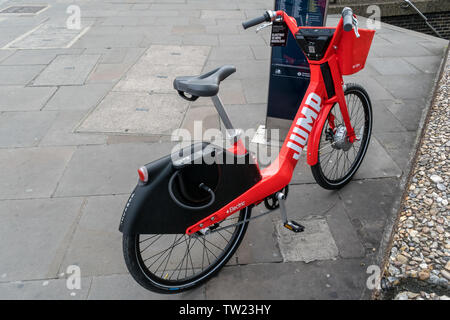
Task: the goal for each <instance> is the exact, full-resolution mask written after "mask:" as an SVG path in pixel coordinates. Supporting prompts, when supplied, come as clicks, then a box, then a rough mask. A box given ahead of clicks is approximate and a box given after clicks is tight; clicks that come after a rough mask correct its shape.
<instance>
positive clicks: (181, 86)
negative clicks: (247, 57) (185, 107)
mask: <svg viewBox="0 0 450 320" xmlns="http://www.w3.org/2000/svg"><path fill="white" fill-rule="evenodd" d="M234 72H236V67H235V66H232V65H224V66H221V67H219V68H217V69H214V70H212V71H209V72H207V73H205V74H201V75H199V76H183V77H176V78H175V80H174V81H173V87H174V88H175V90H177V91H178V93H179V94H180V95H181V96H182V97H183V98H186V99H188V100H195V99H197V98H198V97H212V96H215V95H216V94H217V93H218V92H219V84H220V82H221V81H222V80H224V79H226V78H227V77H228V76H229V75H231V74H233V73H234ZM184 93H189V94H190V95H192V98H188V97H186V96H185V95H184Z"/></svg>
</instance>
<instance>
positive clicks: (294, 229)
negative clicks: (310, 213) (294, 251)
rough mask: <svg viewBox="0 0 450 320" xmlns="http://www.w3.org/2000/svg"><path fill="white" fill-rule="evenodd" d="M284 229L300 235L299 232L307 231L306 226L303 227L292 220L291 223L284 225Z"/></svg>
mask: <svg viewBox="0 0 450 320" xmlns="http://www.w3.org/2000/svg"><path fill="white" fill-rule="evenodd" d="M284 227H285V228H286V229H289V230H291V231H292V232H295V233H299V232H303V231H305V227H304V226H302V225H301V224H300V223H297V222H295V221H293V220H290V221H288V222H286V223H285V224H284Z"/></svg>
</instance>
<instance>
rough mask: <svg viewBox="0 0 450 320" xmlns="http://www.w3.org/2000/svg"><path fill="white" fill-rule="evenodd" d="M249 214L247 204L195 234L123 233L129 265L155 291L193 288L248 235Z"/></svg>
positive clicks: (145, 284) (230, 254) (219, 266)
mask: <svg viewBox="0 0 450 320" xmlns="http://www.w3.org/2000/svg"><path fill="white" fill-rule="evenodd" d="M250 215H251V208H248V207H247V208H245V209H244V210H241V211H240V212H239V213H236V214H233V215H231V216H229V217H228V218H226V219H225V220H223V221H221V222H220V223H217V224H215V225H213V226H211V227H209V228H208V229H204V230H202V231H199V232H197V233H195V234H193V235H186V234H136V235H127V234H124V235H123V254H124V258H125V263H126V265H127V268H128V270H129V272H130V273H131V275H132V276H133V278H134V279H135V280H136V281H137V282H138V283H139V284H140V285H141V286H143V287H144V288H146V289H148V290H151V291H154V292H158V293H167V294H170V293H179V292H182V291H185V290H188V289H191V288H194V287H196V286H198V285H200V284H201V283H203V282H205V281H207V280H208V279H210V278H211V277H212V276H213V275H214V274H216V273H217V272H218V271H219V270H220V269H221V268H222V267H223V266H224V265H225V264H226V263H227V262H228V260H229V259H230V258H231V257H232V255H233V254H234V253H235V251H236V249H237V248H238V246H239V244H240V243H241V241H242V239H243V237H244V235H245V232H246V230H247V226H248V221H246V222H244V221H245V220H247V219H249V218H250ZM239 222H240V224H238V223H239ZM226 226H228V228H224V229H219V228H223V227H226ZM216 229H217V230H216ZM215 230H216V231H215Z"/></svg>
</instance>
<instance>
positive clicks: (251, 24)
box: [242, 12, 270, 29]
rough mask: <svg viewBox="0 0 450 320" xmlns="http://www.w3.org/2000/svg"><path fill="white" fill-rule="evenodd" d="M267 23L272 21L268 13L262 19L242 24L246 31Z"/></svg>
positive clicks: (254, 19) (258, 18)
mask: <svg viewBox="0 0 450 320" xmlns="http://www.w3.org/2000/svg"><path fill="white" fill-rule="evenodd" d="M265 21H270V15H269V14H268V13H267V12H266V13H264V14H263V15H262V16H261V17H257V18H253V19H251V20H248V21H245V22H242V26H243V27H244V29H247V28H250V27H253V26H256V25H258V24H260V23H263V22H265Z"/></svg>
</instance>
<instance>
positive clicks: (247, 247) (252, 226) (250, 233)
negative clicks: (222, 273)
mask: <svg viewBox="0 0 450 320" xmlns="http://www.w3.org/2000/svg"><path fill="white" fill-rule="evenodd" d="M264 211H266V209H265V207H264V205H261V206H258V207H256V208H254V209H253V211H252V216H253V217H255V216H257V215H258V214H261V213H263V212H264ZM275 216H279V214H278V213H277V212H274V213H271V214H269V215H266V216H264V217H261V218H258V219H255V220H253V221H251V222H250V223H249V225H248V229H247V232H246V234H245V236H244V239H243V240H242V243H241V244H240V245H239V248H238V249H237V251H236V253H235V255H234V257H232V258H231V259H230V261H229V262H228V265H235V264H239V265H245V264H253V263H277V262H282V261H283V257H282V255H281V252H280V249H279V245H278V241H277V234H276V231H275V226H274V224H273V222H272V219H273V217H275Z"/></svg>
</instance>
